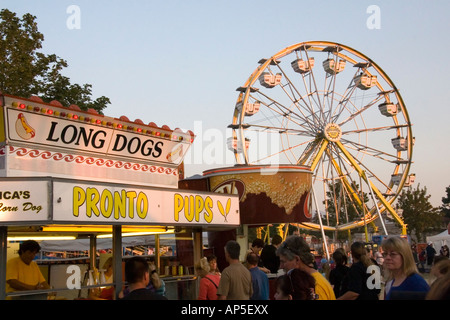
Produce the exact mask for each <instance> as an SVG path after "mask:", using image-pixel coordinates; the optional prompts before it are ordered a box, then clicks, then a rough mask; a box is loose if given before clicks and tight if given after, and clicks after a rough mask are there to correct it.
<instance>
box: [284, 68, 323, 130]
mask: <svg viewBox="0 0 450 320" xmlns="http://www.w3.org/2000/svg"><path fill="white" fill-rule="evenodd" d="M275 64H276V66H277V67H278V69H279V70H280V71H281V73H282V74H283V77H284V78H285V79H286V81H287V83H286V84H285V85H282V86H281V88H282V89H283V91H284V92H285V93H286V95H287V96H288V97H289V99H290V100H291V101H292V102H293V103H294V105H295V106H296V107H297V109H298V110H299V111H300V113H302V115H304V113H303V112H304V111H303V110H302V108H304V109H305V111H306V112H309V113H310V114H311V115H312V117H313V118H314V120H313V122H314V123H318V119H317V117H316V116H315V112H314V110H313V109H312V108H311V105H310V104H308V103H307V102H306V101H305V100H304V99H303V97H302V95H301V94H300V92H299V90H298V89H297V87H296V86H295V85H294V83H293V82H292V81H291V79H290V77H289V76H288V75H287V74H286V72H285V71H284V70H283V69H282V68H281V66H280V64H279V63H277V62H275ZM286 86H288V87H289V89H290V90H291V94H292V97H291V96H290V95H289V93H288V92H287V91H286V89H285V87H286ZM295 94H297V95H298V98H296V97H295ZM300 102H303V103H300ZM301 107H302V108H301ZM304 116H305V115H304ZM305 118H306V116H305Z"/></svg>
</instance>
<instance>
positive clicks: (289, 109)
mask: <svg viewBox="0 0 450 320" xmlns="http://www.w3.org/2000/svg"><path fill="white" fill-rule="evenodd" d="M237 91H239V94H238V99H237V102H236V106H235V109H234V114H233V122H232V124H231V125H229V128H231V137H230V138H228V147H229V149H230V150H232V151H233V152H234V155H235V158H236V162H237V163H238V164H243V165H267V164H271V165H276V164H290V165H295V166H306V167H309V168H310V169H311V171H312V190H311V193H310V194H311V197H310V208H311V212H314V208H315V209H316V211H315V212H316V213H318V212H320V213H321V214H320V215H318V216H316V220H315V221H316V222H304V223H301V227H303V228H307V229H317V230H319V229H321V230H331V231H342V230H349V229H352V228H356V227H360V226H363V225H365V224H368V223H371V222H373V221H374V220H376V219H377V218H381V219H380V220H381V222H383V218H382V217H383V213H386V212H389V213H390V214H391V216H392V217H393V218H394V219H395V220H397V221H398V222H399V223H400V224H401V226H402V228H403V231H402V233H403V234H406V225H405V224H404V222H403V219H402V217H401V216H399V215H398V214H397V213H396V211H395V210H394V208H393V202H394V200H395V199H396V197H397V196H398V195H399V193H400V192H401V190H402V188H403V187H405V186H408V185H410V184H411V183H413V182H414V178H415V175H414V174H410V173H409V171H410V166H411V163H412V162H411V161H412V160H411V159H412V151H413V145H414V137H413V135H412V130H411V126H412V125H411V122H410V119H409V116H408V112H407V109H406V107H405V104H404V102H403V99H402V97H401V95H400V92H399V90H398V89H397V88H396V87H395V85H394V83H393V82H392V81H391V79H390V78H389V77H388V75H387V74H386V73H385V72H384V71H383V70H382V69H381V68H380V67H379V66H378V65H377V64H376V63H375V62H373V61H372V60H371V59H370V58H368V57H367V56H365V55H364V54H362V53H360V52H358V51H356V50H354V49H352V48H350V47H348V46H345V45H342V44H338V43H334V42H325V41H310V42H302V43H298V44H295V45H293V46H290V47H287V48H285V49H283V50H281V51H280V52H278V53H276V54H275V55H273V56H272V57H270V58H268V59H261V60H260V61H259V66H258V67H257V68H256V70H255V71H254V72H253V73H252V74H251V75H250V77H249V78H248V80H247V81H246V82H245V83H244V85H243V86H242V87H239V88H238V89H237ZM312 221H314V220H312ZM382 226H383V228H384V229H385V232H386V228H385V225H384V223H382Z"/></svg>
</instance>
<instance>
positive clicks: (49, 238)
mask: <svg viewBox="0 0 450 320" xmlns="http://www.w3.org/2000/svg"><path fill="white" fill-rule="evenodd" d="M75 239H76V237H74V236H33V235H30V236H11V237H8V241H26V240H35V241H43V240H75Z"/></svg>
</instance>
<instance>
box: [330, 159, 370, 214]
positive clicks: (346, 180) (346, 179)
mask: <svg viewBox="0 0 450 320" xmlns="http://www.w3.org/2000/svg"><path fill="white" fill-rule="evenodd" d="M328 154H329V158H330V162H331V163H332V165H333V167H334V169H335V170H336V172H337V173H338V175H339V177H340V179H341V181H342V183H343V184H344V185H345V188H346V190H347V191H348V193H349V195H350V199H353V200H354V201H356V202H357V203H358V205H362V202H361V199H360V197H359V196H358V192H357V191H355V184H354V181H353V179H352V178H351V175H350V173H349V171H348V170H347V168H346V166H345V164H344V163H343V162H342V161H340V163H338V162H337V161H336V160H335V158H334V157H333V156H332V155H331V152H330V151H329V152H328ZM338 159H339V158H338ZM350 181H351V182H350Z"/></svg>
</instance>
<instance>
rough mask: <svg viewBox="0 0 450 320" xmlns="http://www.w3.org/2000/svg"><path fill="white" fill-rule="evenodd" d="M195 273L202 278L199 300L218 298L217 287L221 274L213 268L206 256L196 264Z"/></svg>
mask: <svg viewBox="0 0 450 320" xmlns="http://www.w3.org/2000/svg"><path fill="white" fill-rule="evenodd" d="M195 273H196V274H197V275H198V276H199V277H200V278H201V279H200V286H199V290H198V300H217V288H218V286H219V282H220V275H218V274H217V273H216V272H215V270H211V267H210V264H209V262H208V260H207V259H206V257H204V258H202V259H200V261H199V262H197V264H196V265H195Z"/></svg>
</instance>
